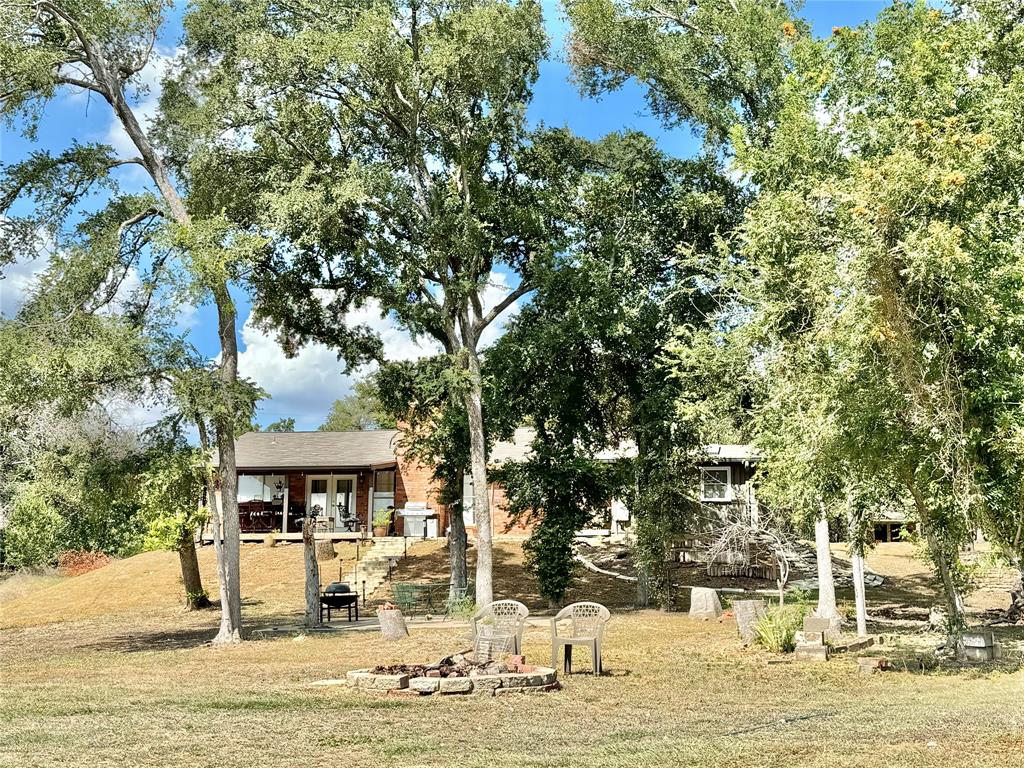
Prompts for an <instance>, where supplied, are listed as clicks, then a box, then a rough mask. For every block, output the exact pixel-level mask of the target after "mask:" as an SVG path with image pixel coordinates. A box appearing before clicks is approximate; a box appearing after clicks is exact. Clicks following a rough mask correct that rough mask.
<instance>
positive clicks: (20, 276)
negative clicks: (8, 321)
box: [0, 256, 49, 317]
mask: <svg viewBox="0 0 1024 768" xmlns="http://www.w3.org/2000/svg"><path fill="white" fill-rule="evenodd" d="M48 263H49V257H47V256H39V257H37V258H35V259H31V260H29V261H16V262H14V263H13V264H7V265H5V266H4V267H3V277H0V317H13V316H14V315H15V314H16V313H17V311H18V309H20V308H21V305H22V304H24V303H25V298H26V297H27V296H28V294H29V292H30V291H31V290H32V289H33V288H34V287H35V284H36V280H37V278H38V277H39V274H40V273H41V272H42V271H43V270H44V269H46V266H47V264H48Z"/></svg>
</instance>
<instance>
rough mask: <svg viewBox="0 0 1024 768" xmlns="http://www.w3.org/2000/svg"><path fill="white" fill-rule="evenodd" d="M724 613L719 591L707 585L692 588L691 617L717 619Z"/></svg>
mask: <svg viewBox="0 0 1024 768" xmlns="http://www.w3.org/2000/svg"><path fill="white" fill-rule="evenodd" d="M721 615H722V601H721V600H719V599H718V593H717V592H716V591H715V590H713V589H708V588H707V587H694V588H693V589H692V590H690V618H691V619H703V620H709V619H717V618H718V617H719V616H721Z"/></svg>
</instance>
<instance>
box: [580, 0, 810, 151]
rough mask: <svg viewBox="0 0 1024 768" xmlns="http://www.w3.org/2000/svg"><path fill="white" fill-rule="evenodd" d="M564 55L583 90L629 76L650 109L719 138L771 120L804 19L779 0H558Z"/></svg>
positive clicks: (804, 30)
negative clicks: (787, 51) (564, 25)
mask: <svg viewBox="0 0 1024 768" xmlns="http://www.w3.org/2000/svg"><path fill="white" fill-rule="evenodd" d="M564 7H565V10H566V14H567V15H568V17H569V21H570V23H571V25H572V27H571V33H570V37H569V61H570V63H571V64H572V66H573V70H574V72H575V74H576V76H577V78H578V80H579V82H580V85H581V87H582V89H583V90H584V92H586V93H589V94H592V95H597V94H600V93H603V92H606V91H609V90H614V89H617V88H620V87H622V86H623V85H624V84H625V83H626V82H627V81H628V80H630V79H635V80H636V81H638V82H640V83H642V84H643V85H644V86H646V88H647V98H648V101H649V102H650V104H651V108H652V110H653V111H654V113H655V114H656V115H658V116H659V117H661V118H662V119H663V120H664V121H665V122H666V123H669V124H676V123H679V122H685V123H688V124H689V125H690V126H693V127H695V128H696V129H698V130H702V131H704V132H706V134H707V135H708V138H709V139H712V140H715V141H721V140H723V139H724V138H725V136H726V135H727V133H728V130H729V129H730V128H731V127H732V126H733V125H734V124H736V123H738V122H740V121H742V122H743V123H744V124H745V125H748V126H752V127H756V128H757V129H758V132H759V133H760V134H762V135H764V134H766V133H767V132H768V131H769V130H770V128H771V127H772V118H773V117H774V116H775V99H774V98H773V97H774V94H775V91H776V90H777V89H778V88H779V87H780V85H781V83H782V81H783V79H784V78H785V76H786V74H787V67H786V62H785V59H784V57H783V56H782V55H781V52H782V49H783V48H784V47H785V46H786V45H788V44H789V43H790V42H791V41H792V40H793V39H794V38H796V37H798V36H801V35H807V34H808V33H809V28H808V27H807V25H806V24H804V23H803V22H800V21H798V20H796V19H793V18H792V17H791V16H790V15H789V8H788V7H787V4H786V3H783V2H778V1H777V0H769V1H766V0H665V2H660V3H658V4H657V5H652V4H651V3H648V2H642V1H641V0H566V2H565V3H564Z"/></svg>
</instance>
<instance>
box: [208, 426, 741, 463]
mask: <svg viewBox="0 0 1024 768" xmlns="http://www.w3.org/2000/svg"><path fill="white" fill-rule="evenodd" d="M397 437H398V430H395V429H376V430H366V431H362V432H359V431H355V432H247V433H246V434H244V435H242V436H241V437H239V438H238V440H236V441H235V451H236V456H235V461H236V463H237V465H238V468H239V469H241V470H245V469H328V468H332V467H337V468H340V467H369V466H375V465H376V466H379V465H383V464H391V463H394V462H395V461H396V457H395V448H396V443H397ZM533 437H534V431H533V429H532V428H531V427H519V428H518V429H517V430H516V431H515V434H514V435H513V437H512V440H501V441H499V442H497V443H495V444H494V446H493V447H492V448H491V452H490V455H489V457H488V458H489V460H490V463H491V464H492V465H500V464H504V463H505V462H506V461H523V460H524V459H526V457H527V456H529V455H530V451H531V445H530V444H531V443H532V442H533ZM635 455H636V446H635V445H633V444H632V443H624V444H623V445H622V446H620V448H619V450H618V451H605V452H603V453H602V454H600V455H599V458H603V459H614V458H620V457H628V456H635ZM708 457H709V458H713V459H718V460H720V461H757V459H758V458H759V456H758V453H757V451H756V449H755V448H754V447H753V446H750V445H709V446H708ZM214 462H216V456H215V457H214Z"/></svg>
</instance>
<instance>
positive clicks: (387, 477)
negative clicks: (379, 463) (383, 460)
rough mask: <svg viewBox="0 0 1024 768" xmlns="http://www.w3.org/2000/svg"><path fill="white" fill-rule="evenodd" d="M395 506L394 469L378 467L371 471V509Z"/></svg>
mask: <svg viewBox="0 0 1024 768" xmlns="http://www.w3.org/2000/svg"><path fill="white" fill-rule="evenodd" d="M393 506H395V470H393V469H379V470H377V471H376V472H374V473H373V511H374V512H376V511H377V510H379V509H387V508H388V507H393Z"/></svg>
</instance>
